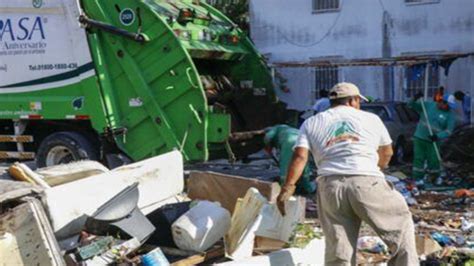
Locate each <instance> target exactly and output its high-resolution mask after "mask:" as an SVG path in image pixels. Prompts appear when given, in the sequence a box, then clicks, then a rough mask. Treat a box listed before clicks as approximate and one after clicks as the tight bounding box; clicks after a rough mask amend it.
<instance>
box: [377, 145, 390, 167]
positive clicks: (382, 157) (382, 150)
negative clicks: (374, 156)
mask: <svg viewBox="0 0 474 266" xmlns="http://www.w3.org/2000/svg"><path fill="white" fill-rule="evenodd" d="M377 152H378V154H379V162H378V164H377V165H378V166H379V167H380V169H385V168H387V167H388V164H389V163H390V159H391V158H392V155H393V149H392V145H391V144H390V145H385V146H380V147H379V149H378V150H377Z"/></svg>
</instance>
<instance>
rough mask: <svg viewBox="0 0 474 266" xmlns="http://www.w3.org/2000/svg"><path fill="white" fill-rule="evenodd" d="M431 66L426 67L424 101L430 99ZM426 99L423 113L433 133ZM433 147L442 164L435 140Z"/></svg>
mask: <svg viewBox="0 0 474 266" xmlns="http://www.w3.org/2000/svg"><path fill="white" fill-rule="evenodd" d="M430 67H431V64H430V63H427V64H426V69H425V92H424V97H423V99H424V101H427V100H428V85H429V84H428V83H429V80H430V79H429V75H430ZM424 101H421V108H422V109H423V114H424V116H425V119H426V125H427V126H428V132H429V133H430V135H433V129H432V128H431V124H430V120H429V119H428V113H427V112H426V107H425V102H424ZM433 147H434V150H435V153H436V157H437V158H438V161H439V164H440V165H441V164H442V161H441V154H440V153H439V150H438V145H436V142H434V141H433Z"/></svg>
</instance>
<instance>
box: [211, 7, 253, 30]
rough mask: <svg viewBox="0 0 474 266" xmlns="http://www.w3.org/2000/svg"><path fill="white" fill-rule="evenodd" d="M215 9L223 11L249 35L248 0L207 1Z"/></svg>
mask: <svg viewBox="0 0 474 266" xmlns="http://www.w3.org/2000/svg"><path fill="white" fill-rule="evenodd" d="M207 2H208V3H209V4H211V5H213V6H214V7H215V8H217V9H219V10H220V11H222V12H223V13H224V14H225V15H226V16H227V17H229V18H230V19H232V21H233V22H234V23H235V24H237V25H238V26H239V27H240V29H242V30H243V31H245V32H246V33H247V34H249V30H250V27H249V1H248V0H207Z"/></svg>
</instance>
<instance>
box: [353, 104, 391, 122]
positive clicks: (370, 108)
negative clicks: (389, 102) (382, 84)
mask: <svg viewBox="0 0 474 266" xmlns="http://www.w3.org/2000/svg"><path fill="white" fill-rule="evenodd" d="M360 108H361V109H362V110H364V111H367V112H370V113H373V114H375V115H378V117H380V119H382V121H388V120H390V116H389V115H388V112H387V110H386V109H385V107H383V106H376V105H362V106H361V107H360Z"/></svg>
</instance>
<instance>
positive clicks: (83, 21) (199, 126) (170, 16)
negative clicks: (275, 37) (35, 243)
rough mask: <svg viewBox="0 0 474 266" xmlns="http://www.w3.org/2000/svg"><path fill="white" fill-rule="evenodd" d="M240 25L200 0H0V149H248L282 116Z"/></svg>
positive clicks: (68, 156)
mask: <svg viewBox="0 0 474 266" xmlns="http://www.w3.org/2000/svg"><path fill="white" fill-rule="evenodd" d="M273 84H274V82H273V81H272V75H271V71H270V70H269V68H268V67H267V66H266V64H265V61H264V58H263V57H262V55H260V54H259V53H258V52H257V51H256V49H255V47H254V46H253V44H252V42H251V41H250V40H249V39H248V38H247V37H246V35H245V34H244V33H243V32H242V31H241V30H240V29H239V28H238V27H237V26H236V25H235V24H234V23H233V22H232V21H231V20H230V19H229V18H227V17H226V16H224V15H223V14H222V13H221V12H219V11H218V10H216V9H214V8H213V7H212V6H210V5H208V4H206V3H204V2H201V1H196V0H181V1H177V0H107V1H104V0H3V1H1V2H0V146H1V148H0V150H1V152H0V159H8V158H13V159H33V158H34V159H36V161H37V164H38V165H39V166H49V165H55V164H60V163H65V162H69V161H73V160H80V159H93V160H102V161H104V162H108V163H109V164H113V162H117V161H124V160H141V159H144V158H147V157H150V156H154V155H158V154H162V153H165V152H167V151H170V150H174V149H178V150H180V151H181V152H182V154H183V157H184V158H185V160H187V161H203V160H207V159H209V158H210V156H211V157H212V156H214V157H219V156H228V155H237V156H239V155H240V156H245V155H247V154H250V153H252V152H255V151H256V150H258V149H260V148H261V145H262V144H261V139H259V137H260V138H261V136H262V131H261V130H262V129H263V128H265V127H267V126H269V125H273V124H276V123H281V122H282V120H283V119H285V107H284V104H282V103H279V102H278V101H277V99H276V96H275V93H274V88H273V86H274V85H273Z"/></svg>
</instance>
